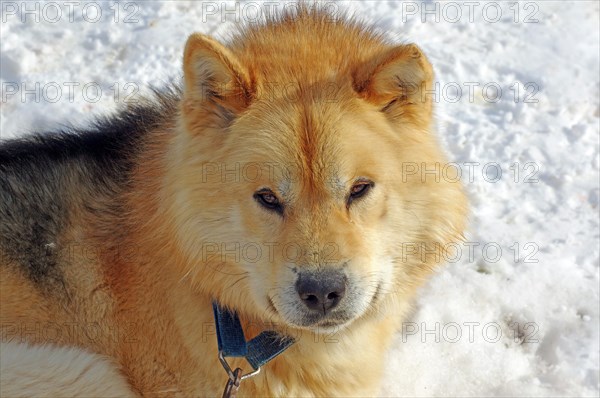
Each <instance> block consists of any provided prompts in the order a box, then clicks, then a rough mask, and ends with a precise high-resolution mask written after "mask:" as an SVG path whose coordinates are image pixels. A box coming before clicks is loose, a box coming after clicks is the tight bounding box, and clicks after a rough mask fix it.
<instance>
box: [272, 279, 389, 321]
mask: <svg viewBox="0 0 600 398" xmlns="http://www.w3.org/2000/svg"><path fill="white" fill-rule="evenodd" d="M382 296H383V282H382V281H379V282H378V284H377V287H376V288H375V292H374V293H373V295H372V296H371V299H370V300H369V301H368V303H367V304H366V307H367V309H372V308H374V306H375V305H376V304H377V303H378V302H379V301H380V300H381V298H382ZM267 303H268V309H269V311H270V312H272V314H274V315H276V316H278V317H280V318H281V319H282V320H283V321H284V322H285V323H286V324H287V325H288V326H290V327H294V328H299V329H309V330H312V331H315V332H317V333H329V332H334V331H338V330H341V329H343V328H345V327H347V326H348V325H350V324H351V323H352V322H354V321H355V320H356V319H358V318H359V317H360V316H361V314H363V313H364V312H366V311H353V310H352V309H351V308H345V309H339V310H334V311H332V312H331V313H328V314H326V315H325V314H315V313H306V312H301V311H299V313H298V314H294V316H293V317H289V316H288V317H286V316H285V315H284V313H283V312H282V311H280V310H279V309H278V307H277V306H276V305H275V300H274V299H273V297H271V296H269V295H267Z"/></svg>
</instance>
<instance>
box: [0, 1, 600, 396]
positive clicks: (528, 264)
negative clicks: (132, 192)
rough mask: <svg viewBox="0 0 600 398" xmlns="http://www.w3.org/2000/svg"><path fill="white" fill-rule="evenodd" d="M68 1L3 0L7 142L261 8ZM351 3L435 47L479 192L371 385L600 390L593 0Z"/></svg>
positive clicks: (412, 391)
mask: <svg viewBox="0 0 600 398" xmlns="http://www.w3.org/2000/svg"><path fill="white" fill-rule="evenodd" d="M67 3H68V2H47V3H35V2H8V1H4V2H2V5H1V6H2V16H1V18H2V24H1V32H0V33H1V51H0V61H1V68H0V80H1V82H2V101H1V105H0V116H1V119H0V134H1V137H2V138H8V137H13V136H18V135H20V134H24V133H26V132H27V131H31V130H48V129H50V128H52V127H56V126H58V125H60V124H64V123H66V122H72V123H75V124H79V125H84V124H85V123H86V121H87V120H89V119H90V117H91V116H92V115H97V114H104V113H106V112H108V111H111V110H113V109H115V108H116V107H117V106H120V105H122V104H123V103H124V102H125V101H126V100H127V95H130V97H129V99H131V98H135V97H136V96H139V95H141V94H143V93H144V92H147V85H149V84H154V85H159V86H160V85H163V84H164V83H166V82H168V81H169V80H171V79H173V78H175V79H177V78H179V77H180V76H181V72H180V67H181V54H182V49H183V44H184V43H185V39H186V37H187V36H188V35H189V34H190V33H192V32H194V31H200V32H203V33H208V34H212V35H215V36H216V37H218V38H226V37H227V35H228V32H230V31H231V30H232V29H233V27H234V23H235V19H236V18H237V19H243V18H244V17H245V18H246V19H252V18H253V17H254V16H255V15H256V11H257V9H258V8H257V5H258V4H259V3H258V2H242V3H240V5H239V6H238V8H237V11H238V12H237V16H236V15H235V11H233V12H231V13H224V12H223V11H224V10H236V8H235V5H234V4H233V3H231V2H205V3H203V4H199V3H195V4H193V3H192V2H183V1H169V2H167V1H165V2H123V3H113V2H107V3H86V2H76V3H71V5H69V4H67ZM73 4H74V5H73ZM270 4H275V6H279V7H282V5H281V3H274V2H271V3H270ZM331 4H333V3H331ZM53 5H60V6H61V8H60V12H58V10H59V8H57V7H56V6H53ZM343 6H345V7H348V8H349V9H351V10H353V11H354V12H355V14H356V16H358V17H359V18H363V19H366V20H368V21H371V22H373V23H375V24H376V26H377V27H378V28H380V29H381V30H383V31H387V32H391V33H390V34H391V35H392V37H394V38H397V39H400V40H405V41H412V42H415V43H417V44H418V45H419V46H421V47H422V48H423V49H424V50H425V52H426V53H427V54H428V56H429V57H430V59H431V61H432V63H433V65H434V67H435V69H436V75H437V79H438V83H439V89H440V91H439V92H440V93H442V94H443V95H440V97H439V98H438V100H437V114H438V124H439V137H440V140H441V141H442V142H443V144H444V146H445V147H446V148H447V152H448V154H449V156H450V158H451V159H452V160H453V161H454V162H456V165H457V166H458V167H460V170H461V171H462V181H463V182H464V183H465V185H466V188H467V191H468V193H469V196H470V199H471V203H472V214H471V223H470V224H471V225H470V228H469V231H468V232H467V234H466V236H467V241H468V243H467V244H466V245H462V246H461V247H460V249H461V252H460V255H458V256H457V258H456V259H451V260H452V261H450V263H449V264H448V266H446V267H445V268H443V269H442V270H440V272H439V273H438V274H437V275H436V276H435V277H434V278H433V279H432V280H431V281H430V283H428V284H427V286H426V287H425V288H424V289H423V290H422V291H421V294H420V296H419V298H418V300H417V303H416V306H415V311H414V313H413V315H412V316H411V318H410V319H408V320H407V321H406V323H405V324H404V328H403V331H401V332H399V333H398V334H397V336H396V339H395V342H394V346H393V349H392V350H391V351H390V352H389V355H388V356H387V358H386V363H387V371H386V379H385V381H384V383H383V384H382V390H381V395H382V396H598V395H599V394H600V391H599V361H600V359H599V351H600V346H599V339H600V335H599V333H600V332H599V323H600V319H599V314H600V298H599V290H600V274H599V250H600V249H599V246H600V245H599V240H600V237H599V209H598V204H599V203H598V202H599V197H600V189H599V184H600V183H599V181H600V176H599V159H600V155H599V129H600V126H599V116H600V108H599V95H598V94H599V76H600V73H599V71H600V66H599V49H600V37H599V35H600V33H599V26H600V22H599V21H600V20H599V18H600V16H599V14H600V8H599V3H597V2H594V1H577V2H559V1H544V2H541V1H539V2H532V1H522V2H517V3H513V2H497V3H489V2H470V3H469V2H439V3H438V2H431V1H427V2H410V1H408V2H407V1H404V2H400V1H389V2H375V1H365V2H349V3H344V4H343ZM36 7H37V8H36ZM271 7H273V5H271ZM333 7H341V5H339V3H335V4H333ZM25 8H27V10H29V11H30V13H28V14H27V13H25V12H24V11H27V10H25ZM435 9H437V10H439V13H438V15H437V16H436V15H435V14H431V13H430V14H422V13H423V12H426V11H427V10H435ZM98 10H101V12H102V15H101V16H100V17H98V14H97V13H96V12H97V11H98ZM215 10H216V11H215ZM457 10H460V15H457ZM498 10H499V11H500V12H501V15H499V17H498V18H497V17H496V15H497V11H498ZM117 11H118V13H117ZM36 16H37V17H38V19H39V20H38V21H36V20H35V18H36ZM95 19H98V20H97V21H95ZM222 19H224V20H225V21H224V22H222ZM436 19H437V20H436ZM536 21H537V22H536ZM36 82H38V84H39V85H38V86H37V87H36V86H35V84H36ZM76 83H79V85H78V86H76V85H75V84H76ZM86 84H88V86H85V85H86ZM486 85H487V86H486ZM484 86H485V87H486V90H484V89H483V88H484ZM469 87H472V93H471V92H469ZM498 87H499V88H500V89H501V90H502V95H501V96H500V97H499V98H496V92H497V91H496V90H497V88H498ZM69 88H70V90H69ZM457 88H460V89H461V90H462V92H461V93H459V92H458V91H457ZM97 89H100V92H98V91H97ZM15 90H16V92H15V93H13V91H15ZM24 90H30V91H29V92H27V93H25V91H24ZM517 90H518V91H517ZM69 91H70V92H69ZM138 91H139V92H138ZM99 93H101V96H98V94H99ZM498 93H499V92H498ZM471 94H472V95H471ZM498 168H500V169H501V172H502V174H501V176H500V175H499V172H498ZM498 250H500V251H501V253H500V252H499V251H498ZM497 254H500V255H497Z"/></svg>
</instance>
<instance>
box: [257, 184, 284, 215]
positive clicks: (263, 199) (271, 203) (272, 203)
mask: <svg viewBox="0 0 600 398" xmlns="http://www.w3.org/2000/svg"><path fill="white" fill-rule="evenodd" d="M254 199H256V201H257V202H258V203H259V204H260V205H261V206H263V207H265V208H267V209H269V210H274V211H276V212H277V213H280V214H281V213H283V206H282V205H281V203H280V202H279V199H277V196H275V194H274V193H273V191H271V190H270V189H261V190H260V191H257V192H256V193H254Z"/></svg>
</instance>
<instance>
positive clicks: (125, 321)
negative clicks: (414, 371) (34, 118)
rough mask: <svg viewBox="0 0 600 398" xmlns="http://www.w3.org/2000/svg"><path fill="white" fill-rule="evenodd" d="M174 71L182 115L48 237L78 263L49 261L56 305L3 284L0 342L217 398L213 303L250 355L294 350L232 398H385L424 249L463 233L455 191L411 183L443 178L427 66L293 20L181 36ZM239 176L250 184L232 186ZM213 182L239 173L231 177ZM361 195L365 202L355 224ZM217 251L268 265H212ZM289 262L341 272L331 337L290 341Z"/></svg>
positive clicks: (31, 286)
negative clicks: (277, 199) (127, 171)
mask: <svg viewBox="0 0 600 398" xmlns="http://www.w3.org/2000/svg"><path fill="white" fill-rule="evenodd" d="M183 69H184V83H185V84H184V90H183V94H182V98H181V100H180V101H178V102H177V103H176V104H175V106H176V108H177V111H176V112H174V113H173V114H172V115H167V117H165V119H164V120H163V121H162V122H161V123H159V124H158V125H157V126H155V127H154V128H153V129H152V131H151V133H149V134H148V137H147V138H146V140H145V141H144V144H143V148H142V149H141V150H140V151H139V153H137V154H136V155H135V159H134V161H135V164H136V167H135V169H134V170H135V172H134V174H133V177H132V180H131V182H130V184H128V185H127V187H126V189H124V190H123V191H122V192H118V193H117V194H116V195H117V196H116V199H115V197H111V196H110V195H109V194H105V193H102V194H98V195H96V196H94V195H90V197H86V198H81V195H83V194H81V193H73V197H74V199H73V203H72V207H71V212H70V215H69V227H68V228H67V229H66V230H65V231H64V236H61V237H57V241H60V242H71V243H70V244H71V247H72V248H74V249H73V250H69V251H68V254H64V253H63V254H62V255H61V261H62V264H63V268H62V269H64V270H65V271H64V273H65V278H64V280H65V283H64V286H63V287H64V289H63V287H61V288H60V289H59V288H56V289H53V292H52V293H47V292H44V291H42V290H41V289H40V288H39V286H38V285H37V284H36V283H35V282H33V281H31V280H29V279H28V278H27V277H25V276H23V275H22V273H19V272H16V271H15V267H14V266H13V265H11V264H7V266H5V267H2V268H0V270H1V272H2V273H1V276H2V279H1V291H0V294H1V302H2V309H1V322H2V325H3V329H2V341H3V342H5V341H12V342H17V343H18V342H27V343H29V344H42V343H46V342H51V343H54V344H57V345H64V346H77V347H82V348H84V349H86V350H89V351H91V352H95V353H98V354H102V355H106V356H109V357H112V358H114V359H115V360H116V361H117V362H118V363H119V367H120V369H121V371H122V372H123V374H124V375H125V376H126V378H127V379H128V380H129V382H130V383H131V386H132V389H133V390H134V391H135V392H137V393H139V394H142V395H144V396H215V395H218V394H220V393H221V391H222V389H223V386H224V382H225V380H226V375H225V372H224V371H223V369H222V368H221V366H220V365H219V362H218V360H217V347H216V338H215V335H214V326H213V319H212V308H211V300H212V299H213V298H216V299H218V300H219V302H220V303H221V304H222V305H225V306H227V307H229V308H232V309H234V310H235V311H237V313H238V314H239V316H240V318H241V320H242V322H243V324H244V327H245V331H246V337H247V338H250V337H252V336H253V335H256V334H257V333H259V332H260V331H262V330H265V329H275V330H278V331H280V332H282V333H284V334H287V335H293V336H294V337H295V338H296V339H297V342H296V344H295V345H293V346H292V347H291V348H290V349H288V350H287V351H286V352H285V353H284V354H282V355H280V356H279V357H277V358H276V359H275V360H273V361H272V362H270V363H269V364H267V365H266V366H265V367H264V369H263V370H262V372H261V373H260V374H259V375H258V376H256V377H254V378H251V379H248V380H245V381H244V382H243V383H242V386H241V389H240V393H239V394H240V395H242V396H373V395H375V394H377V392H378V389H379V381H380V376H381V373H382V366H383V358H384V353H385V351H386V349H387V347H388V345H389V343H390V341H391V338H392V337H393V334H394V332H395V331H396V330H397V328H398V327H399V325H400V323H401V322H402V320H403V317H404V316H405V315H406V313H407V311H408V309H409V306H410V301H411V299H412V297H413V296H414V294H415V291H416V289H417V288H418V287H419V286H420V285H421V284H422V283H423V282H424V281H425V280H426V279H427V278H428V277H429V276H430V275H431V273H432V272H433V271H434V269H435V268H436V266H437V265H439V263H440V262H441V259H440V258H439V256H437V257H436V256H435V255H431V254H427V255H426V254H425V253H426V252H427V251H426V250H429V253H431V250H432V249H433V250H434V251H435V250H438V252H439V251H440V250H443V249H441V248H443V247H444V245H446V244H448V243H451V242H456V241H457V240H459V239H460V236H461V234H462V229H463V226H464V221H465V211H466V202H465V198H464V196H463V193H462V190H461V187H460V186H459V185H458V184H457V183H455V182H451V181H446V180H444V179H443V178H441V179H437V181H436V179H435V178H432V177H431V176H429V178H427V179H424V178H423V174H422V173H403V170H404V168H403V166H404V165H406V164H415V165H418V166H419V167H423V166H425V167H428V169H429V170H431V169H434V164H436V163H438V164H443V163H444V162H445V157H444V155H443V153H442V151H441V149H440V147H439V145H438V143H437V141H436V138H435V135H434V132H433V117H432V103H431V97H432V96H431V94H430V95H427V91H426V90H431V87H432V84H431V83H432V79H433V72H432V68H431V66H430V64H429V62H428V61H427V59H426V57H425V55H423V54H422V53H421V51H420V50H419V49H418V48H417V47H416V46H414V45H396V44H392V43H389V42H387V41H385V40H383V39H382V38H381V37H380V36H378V35H376V34H374V33H372V31H370V30H369V29H367V28H365V27H363V26H362V25H361V24H359V23H355V22H348V21H347V20H334V19H332V17H331V16H330V15H327V14H326V13H323V12H315V11H310V10H303V11H301V12H300V13H299V14H297V15H287V16H284V17H280V18H279V19H277V20H271V21H269V22H268V23H267V24H265V25H261V26H255V27H252V26H250V27H247V28H245V29H244V30H243V31H242V33H240V34H239V35H237V36H235V37H234V38H233V40H232V41H231V42H230V43H229V44H227V45H224V44H221V43H219V42H218V41H216V40H214V39H212V38H210V37H207V36H204V35H200V34H196V35H192V36H191V37H190V38H189V40H188V42H187V45H186V48H185V54H184V65H183ZM249 164H252V165H253V169H252V170H251V171H250V170H249V169H248V168H246V169H245V170H246V171H247V172H248V173H250V174H251V176H249V174H247V175H244V174H243V172H242V170H244V167H245V166H246V165H249ZM236 165H237V166H236ZM236 167H239V168H238V169H236ZM223 168H225V169H226V170H230V171H231V170H234V172H233V173H231V172H230V174H229V175H227V174H225V178H223V173H221V171H222V170H223ZM236 170H237V171H236ZM259 170H260V173H259V172H258V171H259ZM257 175H258V177H256V178H254V177H255V176H257ZM358 177H368V178H369V179H370V180H372V181H374V182H375V186H374V188H373V189H372V192H371V193H370V194H369V195H368V196H367V197H365V198H363V199H361V200H360V201H358V202H357V203H355V204H353V205H352V206H347V204H346V199H345V196H344V195H345V193H346V192H348V190H349V189H350V187H351V184H352V181H354V179H356V178H358ZM263 187H269V188H271V189H272V190H273V191H274V192H277V193H278V195H280V196H281V198H282V200H284V201H285V203H286V211H285V214H284V215H283V216H281V215H278V214H275V213H273V212H268V211H266V210H265V209H262V208H260V206H258V205H257V203H256V201H255V200H254V199H253V193H254V192H255V191H257V190H259V189H261V188H263ZM74 192H76V188H74ZM78 197H79V198H80V199H77V198H78ZM114 200H117V201H118V202H119V203H120V204H121V205H120V206H118V208H114V206H112V202H113V201H114ZM86 201H87V202H86ZM90 201H92V203H93V206H90ZM90 207H93V208H94V209H95V211H89V210H88V209H89V208H90ZM99 209H100V210H99ZM102 209H104V211H102ZM73 242H76V244H73ZM273 243H275V244H273ZM215 244H216V245H217V246H215ZM222 244H229V245H230V246H229V248H231V247H234V248H235V247H240V248H243V247H246V246H247V245H251V246H258V247H261V248H262V255H261V256H260V260H259V261H257V262H255V263H250V262H247V261H244V260H243V256H242V260H240V256H239V255H238V256H237V257H236V255H233V254H231V255H226V254H224V253H222V252H218V253H216V254H215V253H214V251H213V252H211V253H212V254H211V255H207V253H206V248H207V247H210V248H214V247H221V248H222V247H223V246H219V245H222ZM236 244H238V245H239V246H235V245H236ZM267 244H268V245H270V246H268V245H267ZM245 245H246V246H245ZM292 246H293V247H297V248H300V249H301V251H300V252H299V254H297V255H295V257H294V264H293V265H294V267H297V268H302V267H305V268H313V269H318V268H323V267H339V264H341V263H347V264H348V266H347V269H348V272H349V273H350V274H352V275H354V277H355V278H356V280H358V281H359V282H357V283H359V284H360V289H359V290H360V291H361V294H360V297H358V296H357V297H358V298H357V299H356V306H355V314H354V315H355V316H354V317H353V319H351V320H349V321H348V322H346V323H344V324H343V325H340V326H339V327H337V328H333V329H328V328H325V329H323V330H318V329H315V328H311V327H308V326H307V327H305V326H302V325H298V324H296V323H295V318H294V317H295V314H293V313H292V312H290V311H291V310H290V309H289V306H287V304H286V298H285V297H284V296H285V289H284V288H285V286H287V285H288V284H293V280H292V279H291V278H292V277H293V274H292V273H291V272H290V266H289V253H287V254H286V253H284V251H283V250H282V249H281V248H283V247H288V248H289V247H292ZM269 247H272V248H273V250H272V252H269V253H268V254H269V255H267V252H268V248H269ZM408 247H410V250H407V248H408ZM332 248H333V250H332V251H329V250H330V249H332ZM233 250H236V249H233ZM237 250H241V249H237ZM286 256H288V257H286ZM323 259H325V260H323ZM6 261H7V262H8V263H10V262H11V260H6ZM73 325H75V326H73ZM49 329H51V331H48V330H49ZM90 330H92V332H90ZM90 333H92V334H93V336H90ZM233 362H234V364H238V365H240V366H241V367H242V368H244V369H246V370H248V365H247V364H245V363H244V362H242V361H233Z"/></svg>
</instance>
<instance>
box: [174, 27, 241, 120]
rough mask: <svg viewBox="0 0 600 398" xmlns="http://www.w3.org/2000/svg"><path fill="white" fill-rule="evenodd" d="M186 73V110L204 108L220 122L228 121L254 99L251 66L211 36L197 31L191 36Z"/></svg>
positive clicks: (184, 60) (188, 111)
mask: <svg viewBox="0 0 600 398" xmlns="http://www.w3.org/2000/svg"><path fill="white" fill-rule="evenodd" d="M183 73H184V84H185V87H184V109H183V111H184V113H191V112H196V113H198V112H201V113H204V114H206V116H210V117H213V118H217V120H213V122H215V123H216V124H218V125H226V124H228V122H230V121H231V120H232V119H233V118H234V117H235V116H236V115H237V114H239V113H240V112H241V111H243V110H244V109H245V108H246V107H247V106H248V105H249V103H250V101H251V100H252V97H253V94H252V87H251V84H250V77H249V73H248V70H247V69H246V68H245V67H244V66H243V65H242V64H241V63H240V61H239V60H238V58H237V57H236V56H235V54H233V53H232V52H231V51H230V50H229V49H228V48H227V47H225V46H224V45H222V44H221V43H219V42H218V41H216V40H214V39H213V38H211V37H209V36H205V35H202V34H199V33H195V34H192V35H191V36H190V37H189V39H188V41H187V43H186V45H185V51H184V55H183ZM202 111H204V112H202ZM198 116H199V115H198ZM207 121H208V120H207Z"/></svg>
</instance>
